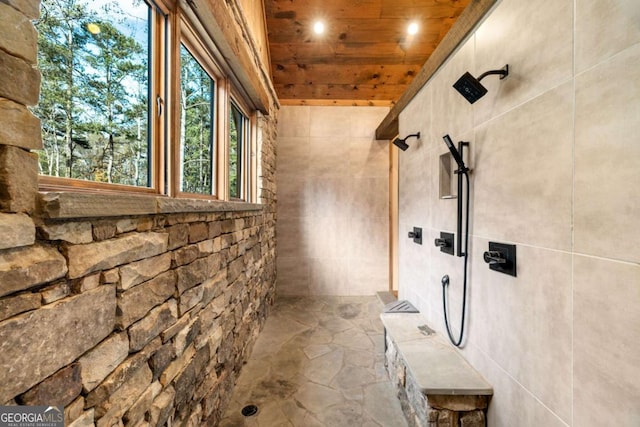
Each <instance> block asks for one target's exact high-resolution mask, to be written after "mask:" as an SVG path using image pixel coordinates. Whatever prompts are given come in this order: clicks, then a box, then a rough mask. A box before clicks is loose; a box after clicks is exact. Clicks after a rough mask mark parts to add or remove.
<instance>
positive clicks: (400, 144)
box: [393, 132, 420, 151]
mask: <svg viewBox="0 0 640 427" xmlns="http://www.w3.org/2000/svg"><path fill="white" fill-rule="evenodd" d="M414 136H415V137H416V138H418V139H420V132H418V133H412V134H411V135H408V136H405V137H404V138H396V139H394V140H393V145H395V146H396V147H398V148H399V149H401V150H402V151H407V148H409V144H407V143H406V142H405V141H406V140H407V139H409V138H412V137H414Z"/></svg>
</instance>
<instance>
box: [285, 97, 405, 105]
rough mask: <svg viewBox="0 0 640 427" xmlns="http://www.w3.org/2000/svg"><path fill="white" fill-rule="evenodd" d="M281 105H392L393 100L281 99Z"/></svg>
mask: <svg viewBox="0 0 640 427" xmlns="http://www.w3.org/2000/svg"><path fill="white" fill-rule="evenodd" d="M279 102H280V105H301V106H304V105H310V106H318V107H327V106H342V107H392V106H393V101H389V100H388V99H384V100H377V99H280V100H279Z"/></svg>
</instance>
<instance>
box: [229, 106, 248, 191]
mask: <svg viewBox="0 0 640 427" xmlns="http://www.w3.org/2000/svg"><path fill="white" fill-rule="evenodd" d="M246 120H247V118H246V117H245V115H244V114H242V112H241V111H240V110H239V109H238V107H237V106H236V105H235V104H233V103H232V104H231V115H230V116H229V196H230V197H231V198H233V199H238V198H240V197H242V188H241V185H242V158H243V153H242V150H243V148H244V141H245V139H246V135H244V132H245V127H246V126H245V124H246Z"/></svg>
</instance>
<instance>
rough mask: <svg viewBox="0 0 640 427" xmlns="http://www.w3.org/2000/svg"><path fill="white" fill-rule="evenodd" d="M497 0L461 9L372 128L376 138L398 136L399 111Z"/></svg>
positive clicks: (484, 0)
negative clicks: (405, 87) (401, 92)
mask: <svg viewBox="0 0 640 427" xmlns="http://www.w3.org/2000/svg"><path fill="white" fill-rule="evenodd" d="M496 1H497V0H472V1H471V3H470V4H469V6H467V8H466V9H465V10H464V12H462V14H461V15H460V17H459V18H458V20H457V21H456V23H455V24H454V25H453V27H452V28H451V30H450V31H449V32H448V33H447V35H446V36H445V37H444V38H443V39H442V42H440V44H439V45H438V47H437V48H436V49H435V50H434V51H433V54H432V55H431V56H430V57H429V59H428V60H427V62H425V64H424V66H423V67H422V69H421V70H420V72H419V73H418V75H417V76H416V78H415V79H414V80H413V81H412V82H411V84H410V85H409V87H408V88H407V90H406V91H405V92H404V93H403V94H402V96H401V97H400V99H398V102H397V103H396V105H395V106H394V107H393V108H392V109H391V111H389V114H387V116H386V117H385V118H384V119H383V120H382V122H381V123H380V125H378V128H377V129H376V139H392V138H395V137H396V135H398V117H399V116H400V113H401V112H402V110H404V109H405V107H406V106H407V105H408V104H409V102H411V100H412V99H413V98H414V97H415V96H416V95H417V94H418V92H419V91H420V89H422V87H423V86H424V85H425V84H427V82H428V81H429V79H431V77H432V76H433V75H434V74H435V72H436V71H437V70H438V68H440V66H441V65H442V64H443V63H444V61H445V60H446V59H447V58H448V57H449V55H451V54H452V53H453V51H454V50H455V49H456V48H457V47H458V45H459V44H460V43H461V42H462V41H463V40H464V39H465V38H466V37H467V35H468V34H469V33H470V32H471V31H472V30H473V29H474V28H475V27H476V25H477V24H478V22H480V20H481V19H482V17H483V16H484V15H485V14H486V13H487V12H488V11H489V9H491V7H492V6H493V5H494V4H495V3H496Z"/></svg>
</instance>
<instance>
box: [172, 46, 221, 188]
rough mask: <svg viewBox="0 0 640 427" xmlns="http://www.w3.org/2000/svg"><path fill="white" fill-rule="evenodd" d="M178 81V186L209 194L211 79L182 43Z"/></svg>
mask: <svg viewBox="0 0 640 427" xmlns="http://www.w3.org/2000/svg"><path fill="white" fill-rule="evenodd" d="M180 82H181V83H180V107H181V108H180V111H181V117H180V139H181V140H180V145H181V155H182V161H181V167H182V178H181V185H180V189H181V191H183V192H188V193H198V194H212V191H213V182H212V181H213V179H212V178H213V176H215V175H214V174H213V143H214V141H213V139H214V134H215V132H214V129H213V123H214V119H213V113H214V108H213V106H214V96H215V95H214V94H215V82H214V80H213V79H212V78H211V77H210V76H209V74H207V72H206V71H205V70H204V69H203V68H202V66H201V65H200V64H199V63H198V61H196V60H195V58H194V57H193V56H192V55H191V53H190V52H189V51H188V50H187V49H186V48H185V47H184V46H183V45H181V46H180Z"/></svg>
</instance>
